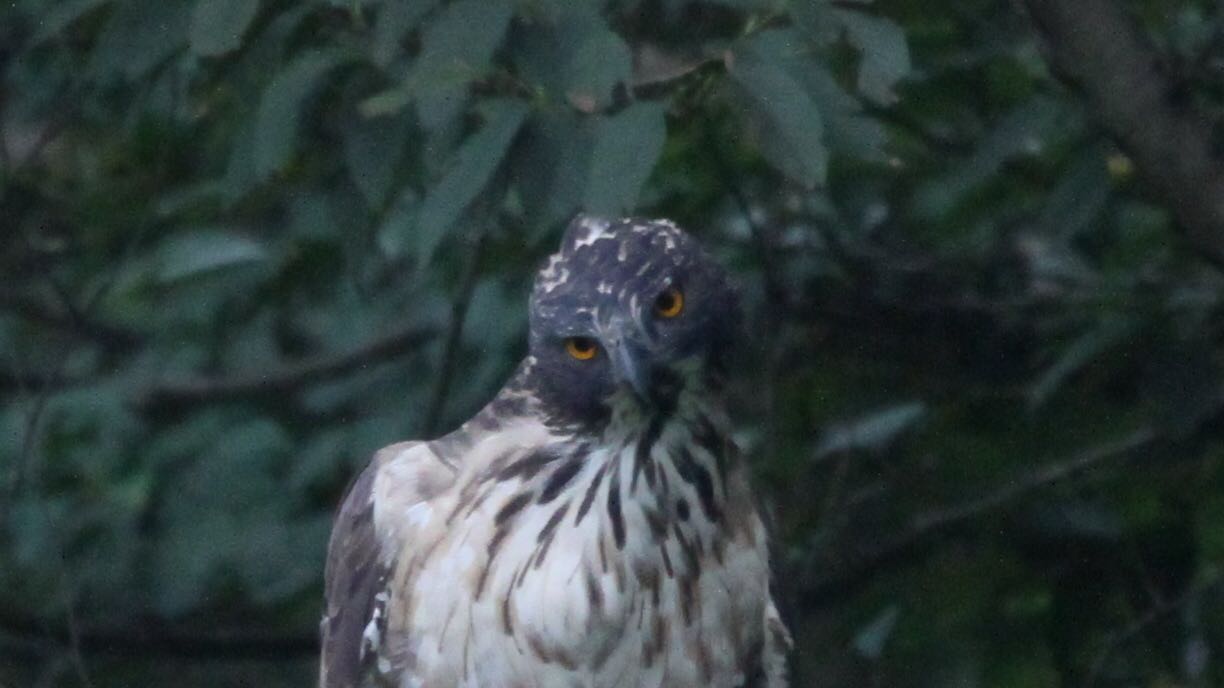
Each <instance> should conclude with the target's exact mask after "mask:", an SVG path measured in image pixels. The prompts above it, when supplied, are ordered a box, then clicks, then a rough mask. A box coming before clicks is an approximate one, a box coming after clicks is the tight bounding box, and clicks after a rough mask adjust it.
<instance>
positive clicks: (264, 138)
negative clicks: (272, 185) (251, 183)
mask: <svg viewBox="0 0 1224 688" xmlns="http://www.w3.org/2000/svg"><path fill="white" fill-rule="evenodd" d="M341 64H342V60H341V58H340V56H338V55H337V54H336V53H331V52H308V53H306V54H305V55H303V56H302V57H299V58H298V59H297V60H296V61H294V62H293V63H292V64H290V65H289V66H288V67H286V68H285V69H284V70H283V71H282V72H281V73H280V74H277V75H276V77H275V78H274V79H273V80H272V83H271V84H269V85H268V88H267V89H266V90H265V91H264V94H263V97H262V98H261V99H260V101H259V110H258V112H256V113H255V133H254V138H255V154H254V160H253V164H254V171H255V175H256V177H257V178H258V179H265V178H267V177H268V176H271V175H273V174H275V173H277V172H279V171H281V170H282V169H284V168H285V166H287V165H288V164H289V161H290V160H291V159H292V157H293V153H294V149H295V146H296V144H297V138H298V129H299V128H300V127H301V122H302V119H303V111H304V110H305V109H306V107H307V105H308V104H309V101H310V98H311V96H312V95H314V94H315V93H316V92H317V91H318V89H319V88H320V87H321V86H322V85H323V84H324V82H325V80H326V79H325V77H326V76H327V74H328V72H330V71H331V70H333V69H335V68H336V67H338V66H339V65H341ZM240 145H245V143H243V144H240Z"/></svg>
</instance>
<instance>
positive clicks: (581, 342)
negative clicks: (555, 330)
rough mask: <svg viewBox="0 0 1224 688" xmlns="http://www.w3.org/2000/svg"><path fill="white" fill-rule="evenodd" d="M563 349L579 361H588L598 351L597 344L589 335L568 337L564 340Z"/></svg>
mask: <svg viewBox="0 0 1224 688" xmlns="http://www.w3.org/2000/svg"><path fill="white" fill-rule="evenodd" d="M565 350H566V351H567V352H569V355H570V356H573V357H574V358H576V359H578V360H579V361H589V360H591V359H592V358H595V354H597V353H599V345H598V344H596V343H595V340H594V339H591V338H590V337H570V338H569V339H566V340H565Z"/></svg>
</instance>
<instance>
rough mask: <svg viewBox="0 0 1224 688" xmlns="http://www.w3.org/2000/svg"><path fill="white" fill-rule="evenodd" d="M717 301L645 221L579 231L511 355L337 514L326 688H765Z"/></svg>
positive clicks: (779, 675)
mask: <svg viewBox="0 0 1224 688" xmlns="http://www.w3.org/2000/svg"><path fill="white" fill-rule="evenodd" d="M737 314H738V305H737V297H736V293H735V291H734V290H733V288H732V287H731V285H730V284H729V280H728V276H727V274H726V272H725V271H724V270H723V269H722V268H721V267H720V266H719V265H718V264H717V263H716V262H715V261H714V260H712V259H711V258H710V257H709V256H708V255H707V254H706V253H705V252H704V251H703V250H702V248H701V247H700V246H699V245H698V243H697V242H696V240H694V239H693V238H692V237H690V236H689V235H688V234H686V233H685V232H683V231H682V230H680V229H679V228H677V227H676V225H675V224H673V223H671V222H669V221H665V220H643V219H633V218H630V219H621V220H615V221H614V220H608V219H601V218H597V217H591V216H579V217H577V218H576V219H575V220H573V221H572V222H571V223H570V225H569V227H568V228H567V229H566V232H565V235H564V238H563V239H562V245H561V248H560V250H559V251H558V252H557V253H556V254H554V255H552V256H551V258H550V259H549V260H548V261H547V264H546V265H545V266H544V267H543V269H542V270H541V271H540V273H539V274H538V276H537V278H536V282H535V286H534V288H533V290H532V295H531V299H530V319H529V332H530V341H529V349H528V354H527V356H526V358H525V359H524V360H523V362H522V363H521V364H520V365H519V367H518V369H517V371H516V372H515V374H514V375H513V377H512V378H511V379H510V381H509V382H508V383H507V384H506V385H505V387H504V388H503V389H502V390H501V392H499V393H498V394H497V396H496V397H495V398H494V399H493V400H492V402H490V403H489V404H488V405H487V406H486V407H485V408H484V409H483V410H481V411H480V412H479V413H478V414H477V415H476V416H475V417H473V418H472V419H471V420H469V421H468V422H467V423H465V424H463V426H461V427H460V428H459V429H458V430H456V431H454V432H452V433H451V434H449V435H446V436H444V437H442V438H440V439H436V440H432V441H421V442H403V443H400V444H393V445H391V446H389V447H386V448H384V449H382V450H380V451H379V452H377V453H376V454H375V456H374V458H373V459H372V461H371V462H370V465H369V466H368V467H367V468H366V469H365V471H364V472H363V473H362V474H361V475H360V476H359V477H358V478H357V479H356V481H355V482H354V484H353V486H352V487H351V488H350V490H349V493H348V495H347V497H346V498H345V500H344V503H343V505H342V506H341V508H340V512H339V515H338V516H337V519H336V523H335V526H334V529H333V531H332V536H331V542H330V545H329V551H328V558H327V569H326V574H325V579H326V582H325V588H326V591H325V592H326V611H325V616H324V619H323V622H322V635H323V654H322V663H321V668H320V683H321V685H322V686H323V688H356V687H358V686H395V687H407V686H425V687H427V688H449V687H451V686H480V687H484V688H528V687H536V686H541V687H551V686H558V687H562V686H563V687H565V688H572V687H578V686H590V687H592V688H612V687H614V686H622V687H626V688H630V687H656V686H674V687H678V688H685V687H694V688H695V687H698V686H700V687H701V688H732V687H741V686H742V687H744V688H748V687H753V688H778V687H780V686H785V685H786V682H787V678H786V672H785V664H786V660H785V657H786V654H787V652H788V650H789V647H790V637H789V634H788V632H787V629H786V627H785V625H784V624H783V622H782V621H781V619H780V617H779V615H778V611H777V608H776V606H775V604H774V601H773V596H772V593H771V587H770V570H769V556H768V543H767V537H766V532H765V528H764V526H763V524H762V519H761V517H760V515H759V513H758V511H757V509H756V506H755V501H754V498H753V495H752V494H751V491H750V489H749V486H748V481H747V476H746V474H745V469H744V467H743V466H742V465H741V464H740V463H739V462H738V461H737V457H736V450H735V447H734V445H733V444H732V442H731V439H730V437H729V436H728V433H729V420H728V417H727V415H726V411H725V410H724V404H723V399H722V397H723V394H722V392H723V387H724V380H725V377H726V374H727V372H728V370H727V368H728V367H729V366H728V360H727V355H728V351H729V349H730V348H731V346H732V344H733V343H734V341H735V340H736V339H737V336H738V334H739V332H738V328H739V318H738V315H737Z"/></svg>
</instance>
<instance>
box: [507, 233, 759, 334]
mask: <svg viewBox="0 0 1224 688" xmlns="http://www.w3.org/2000/svg"><path fill="white" fill-rule="evenodd" d="M681 277H683V278H685V279H686V281H689V282H694V283H696V282H700V283H702V284H704V285H707V286H708V287H711V288H716V289H717V290H719V291H723V292H725V294H724V296H726V297H729V298H731V299H732V301H733V302H734V301H737V299H736V298H735V293H734V289H733V288H732V287H731V285H730V283H729V280H728V279H727V276H726V273H725V271H724V270H723V268H722V266H720V265H719V264H718V263H717V262H715V261H714V260H713V259H712V258H711V257H710V256H709V255H707V254H706V252H705V251H704V250H703V249H702V247H701V245H700V244H699V243H698V242H697V240H696V239H694V238H693V237H692V236H690V235H689V234H688V233H687V232H685V231H684V230H682V229H680V228H679V227H678V226H676V224H675V223H674V222H672V221H671V220H666V219H646V218H634V217H630V218H621V219H617V220H612V219H608V218H602V217H597V216H593V215H585V214H582V215H578V216H577V217H575V218H574V219H573V220H572V221H571V222H570V224H569V226H568V227H567V228H566V230H565V234H564V235H563V237H562V240H561V247H560V248H559V249H558V250H557V252H556V253H554V254H552V255H551V256H550V257H549V258H548V260H547V262H546V263H545V265H544V267H543V268H542V269H541V270H540V272H539V273H538V274H537V276H536V280H535V287H534V289H533V290H532V294H531V304H530V310H531V318H532V324H533V327H534V325H535V324H536V323H537V322H538V321H539V320H540V319H542V318H546V317H552V316H555V315H558V314H559V313H564V312H567V311H572V312H576V313H578V314H583V312H584V311H585V310H586V309H589V308H591V307H592V305H593V304H594V303H595V302H597V301H599V300H603V299H600V298H599V297H607V300H615V299H618V298H622V297H624V296H625V295H626V294H633V293H648V292H649V291H650V289H652V288H662V287H665V286H668V285H669V284H671V283H672V282H674V281H676V280H678V279H680V278H681ZM733 302H732V303H725V304H724V305H725V306H733V305H734V303H733ZM723 313H724V315H727V316H733V314H734V309H733V308H732V309H725V310H724V311H723ZM587 315H594V314H593V313H590V314H587Z"/></svg>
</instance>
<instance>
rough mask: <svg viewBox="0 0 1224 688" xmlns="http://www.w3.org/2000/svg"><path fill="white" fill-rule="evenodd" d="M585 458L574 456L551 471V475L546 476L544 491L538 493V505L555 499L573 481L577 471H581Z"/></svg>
mask: <svg viewBox="0 0 1224 688" xmlns="http://www.w3.org/2000/svg"><path fill="white" fill-rule="evenodd" d="M585 458H586V456H585V455H577V456H574V457H573V458H571V459H570V460H568V461H566V462H565V463H563V464H561V466H560V467H558V468H557V470H556V471H553V474H552V475H550V476H548V481H547V482H545V483H544V489H543V490H541V491H540V501H539V503H540V504H547V503H549V502H551V501H552V500H554V499H556V498H557V495H559V494H561V491H562V490H563V489H565V486H566V485H569V483H570V481H572V480H573V479H574V476H576V475H578V471H580V470H582V464H583V460H584V459H585Z"/></svg>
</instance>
